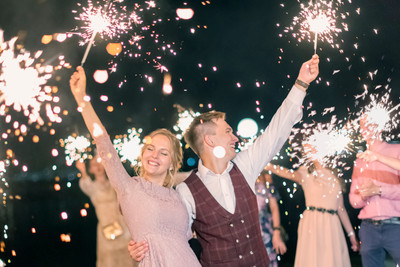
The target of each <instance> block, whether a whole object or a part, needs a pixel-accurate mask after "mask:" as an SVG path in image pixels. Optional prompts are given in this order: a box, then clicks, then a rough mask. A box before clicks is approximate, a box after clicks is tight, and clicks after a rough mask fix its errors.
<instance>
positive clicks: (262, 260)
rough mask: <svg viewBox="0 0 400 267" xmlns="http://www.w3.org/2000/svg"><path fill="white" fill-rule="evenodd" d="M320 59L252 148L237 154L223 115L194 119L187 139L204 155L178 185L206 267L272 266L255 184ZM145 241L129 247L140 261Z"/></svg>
mask: <svg viewBox="0 0 400 267" xmlns="http://www.w3.org/2000/svg"><path fill="white" fill-rule="evenodd" d="M318 63H319V58H318V56H317V55H314V56H313V58H312V59H310V60H309V61H307V62H305V63H303V65H302V67H301V69H300V72H299V75H298V78H297V80H296V82H295V85H294V86H293V88H292V89H291V91H290V92H289V94H288V96H287V97H286V99H285V100H284V101H283V103H282V105H281V107H280V108H279V109H278V111H277V112H276V113H275V115H274V117H273V118H272V120H271V122H270V124H269V125H268V127H267V128H266V129H265V131H264V133H263V134H262V135H261V136H260V137H258V138H257V140H256V141H255V142H254V144H253V145H252V146H250V147H249V148H248V149H246V150H243V151H241V152H239V153H236V150H235V144H236V143H237V142H238V138H237V137H236V136H235V135H234V134H233V130H232V128H231V127H230V126H229V124H228V123H227V122H226V121H225V113H222V112H215V111H211V112H207V113H203V114H201V115H200V116H198V117H196V118H195V119H194V120H193V122H192V123H191V125H190V127H189V129H188V130H187V131H186V133H185V136H184V137H185V141H186V143H187V144H188V145H189V146H190V147H191V148H192V150H193V151H194V152H195V153H196V154H197V155H198V156H199V157H200V160H199V165H198V169H197V170H195V171H193V172H192V174H191V175H190V176H189V177H188V178H187V179H186V180H185V182H184V183H181V184H179V185H178V186H177V191H178V192H179V194H180V196H181V199H182V201H183V203H184V204H185V206H186V208H187V210H188V214H189V226H190V227H189V230H190V229H193V230H194V231H195V232H196V234H197V237H198V239H199V241H200V243H201V246H202V249H203V251H202V254H201V257H200V262H201V264H202V266H213V267H221V266H224V267H225V266H226V267H239V266H241V267H249V266H268V265H269V258H268V254H267V252H266V248H265V246H264V243H263V241H262V239H261V231H260V224H259V219H258V207H257V200H256V195H255V182H256V180H257V177H258V175H259V174H260V172H261V171H262V170H263V169H264V167H265V165H267V163H268V162H269V161H270V160H271V159H272V157H273V156H275V155H276V153H277V152H278V151H279V150H280V149H281V147H282V145H283V144H284V143H285V141H286V140H287V138H288V136H289V134H290V132H291V129H292V127H293V125H294V124H295V123H297V122H298V121H299V120H300V119H301V116H302V102H303V99H304V97H305V92H306V90H307V88H308V85H309V83H310V82H312V81H313V80H314V79H315V78H316V77H317V76H318V72H319V71H318ZM147 250H148V248H147V247H146V246H143V242H139V243H138V244H136V245H133V246H130V247H129V251H130V253H131V255H132V257H133V258H134V259H136V260H141V259H143V257H144V256H145V253H146V252H147Z"/></svg>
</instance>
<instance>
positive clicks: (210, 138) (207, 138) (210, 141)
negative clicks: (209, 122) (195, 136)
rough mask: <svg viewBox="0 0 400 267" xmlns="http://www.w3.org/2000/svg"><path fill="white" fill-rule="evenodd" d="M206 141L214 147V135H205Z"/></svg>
mask: <svg viewBox="0 0 400 267" xmlns="http://www.w3.org/2000/svg"><path fill="white" fill-rule="evenodd" d="M204 142H205V143H206V144H207V145H208V146H210V147H214V141H213V140H212V137H211V136H210V135H208V134H206V135H204Z"/></svg>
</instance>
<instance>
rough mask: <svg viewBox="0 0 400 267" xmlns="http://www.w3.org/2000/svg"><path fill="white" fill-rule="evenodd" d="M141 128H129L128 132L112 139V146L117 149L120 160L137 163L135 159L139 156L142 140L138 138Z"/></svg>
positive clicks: (132, 163)
mask: <svg viewBox="0 0 400 267" xmlns="http://www.w3.org/2000/svg"><path fill="white" fill-rule="evenodd" d="M141 133H142V129H138V130H136V129H135V128H132V129H129V130H128V134H125V135H123V136H121V137H119V136H117V137H116V138H115V139H114V140H113V143H114V147H115V149H116V150H117V151H118V154H119V156H120V158H121V161H126V160H128V161H130V162H131V165H135V164H137V163H138V161H137V159H138V157H139V156H140V150H141V149H142V146H143V142H142V140H141V139H140V134H141Z"/></svg>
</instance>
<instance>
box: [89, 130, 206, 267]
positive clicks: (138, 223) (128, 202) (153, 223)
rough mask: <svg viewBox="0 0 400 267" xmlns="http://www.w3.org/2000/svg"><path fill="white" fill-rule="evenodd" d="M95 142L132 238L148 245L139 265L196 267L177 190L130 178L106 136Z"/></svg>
mask: <svg viewBox="0 0 400 267" xmlns="http://www.w3.org/2000/svg"><path fill="white" fill-rule="evenodd" d="M95 141H96V144H97V149H98V152H99V155H100V157H101V158H102V164H103V165H104V167H105V169H106V172H107V175H108V177H109V179H110V182H111V184H112V186H113V187H114V188H115V191H116V192H117V195H118V200H119V203H120V206H121V210H122V214H123V215H124V218H125V222H126V224H127V225H128V228H129V231H130V233H131V236H132V239H133V240H135V241H147V242H148V244H149V251H148V252H147V253H146V255H145V258H144V259H143V260H142V261H141V262H140V264H139V266H141V267H144V266H151V267H157V266H163V267H180V266H182V267H185V266H190V267H200V263H199V261H198V260H197V258H196V256H195V254H194V253H193V251H192V249H191V248H190V246H189V243H188V240H189V239H190V238H191V231H190V230H189V215H188V212H187V210H186V207H185V206H184V205H183V203H182V201H181V199H180V197H179V195H178V193H177V192H176V191H175V190H174V189H172V188H166V187H163V186H160V185H158V184H154V183H151V182H149V181H147V180H145V179H143V178H141V177H138V176H136V177H130V176H129V174H128V173H127V172H126V170H125V168H124V167H123V165H122V164H121V161H120V158H119V157H118V154H117V152H116V150H115V149H114V147H113V145H112V143H111V141H110V139H109V137H108V136H107V135H103V136H101V137H97V138H95Z"/></svg>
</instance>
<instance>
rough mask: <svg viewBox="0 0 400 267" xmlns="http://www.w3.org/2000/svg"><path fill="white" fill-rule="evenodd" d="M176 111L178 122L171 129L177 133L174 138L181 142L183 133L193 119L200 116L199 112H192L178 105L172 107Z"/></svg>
mask: <svg viewBox="0 0 400 267" xmlns="http://www.w3.org/2000/svg"><path fill="white" fill-rule="evenodd" d="M174 107H175V108H177V109H178V117H179V118H178V121H177V122H176V124H175V125H174V126H173V129H174V130H175V131H176V132H177V135H176V137H177V138H178V139H179V140H181V139H182V134H183V133H185V131H186V129H187V128H189V126H190V124H191V123H192V121H193V119H194V118H195V117H197V116H199V115H200V113H199V112H194V111H193V110H191V109H185V108H184V107H182V106H181V105H179V104H175V105H174Z"/></svg>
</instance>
